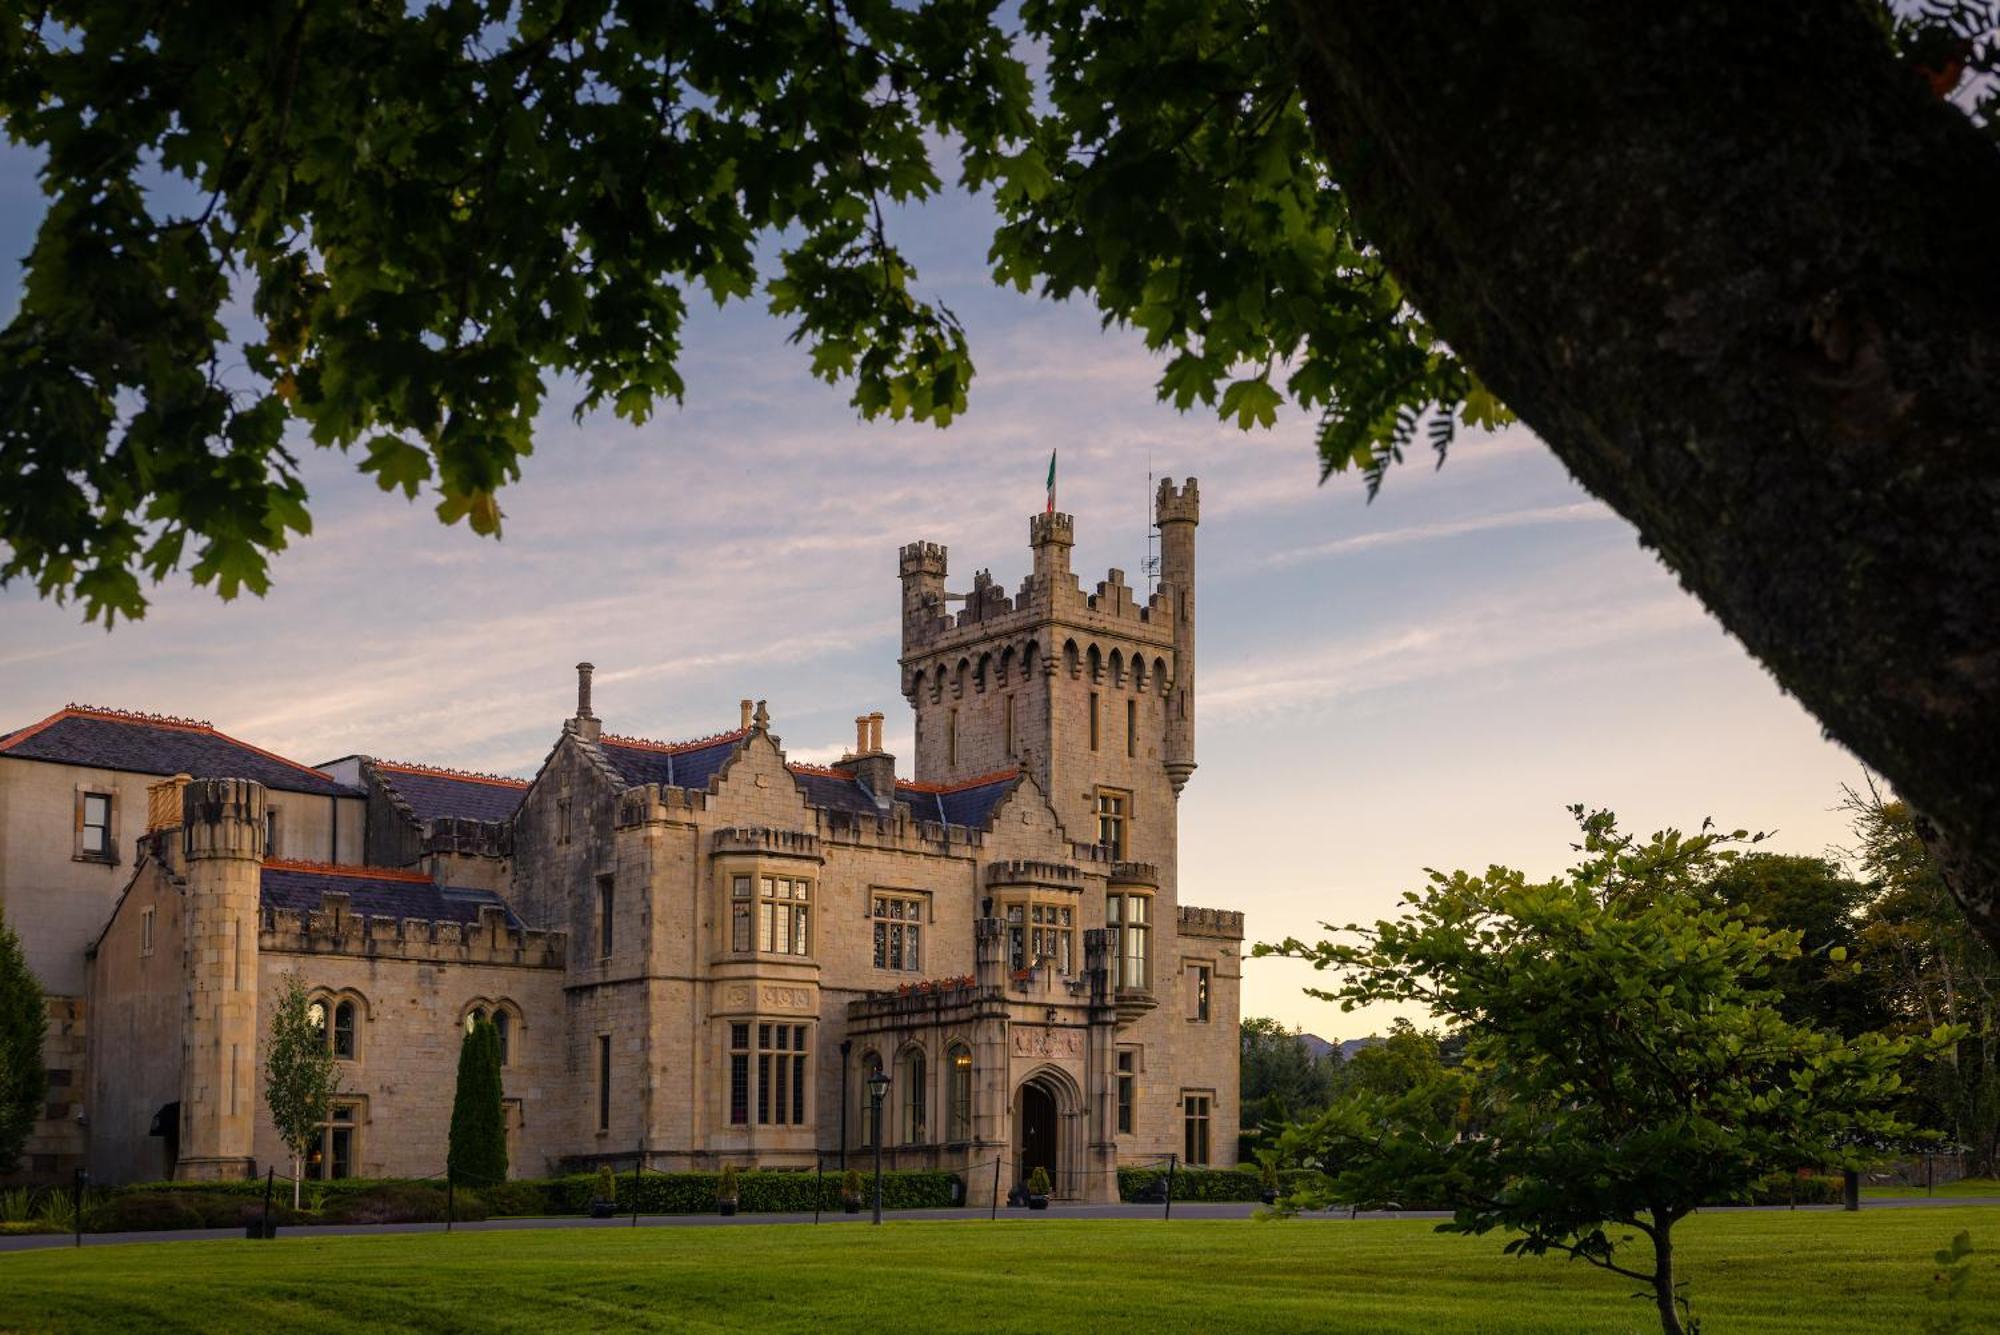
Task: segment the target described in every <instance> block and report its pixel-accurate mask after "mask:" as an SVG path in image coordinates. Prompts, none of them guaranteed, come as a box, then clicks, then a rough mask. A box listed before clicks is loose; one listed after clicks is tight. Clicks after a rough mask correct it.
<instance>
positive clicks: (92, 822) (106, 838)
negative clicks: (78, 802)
mask: <svg viewBox="0 0 2000 1335" xmlns="http://www.w3.org/2000/svg"><path fill="white" fill-rule="evenodd" d="M83 854H84V856H85V857H93V858H108V857H110V856H111V795H110V794H109V793H85V794H84V795H83Z"/></svg>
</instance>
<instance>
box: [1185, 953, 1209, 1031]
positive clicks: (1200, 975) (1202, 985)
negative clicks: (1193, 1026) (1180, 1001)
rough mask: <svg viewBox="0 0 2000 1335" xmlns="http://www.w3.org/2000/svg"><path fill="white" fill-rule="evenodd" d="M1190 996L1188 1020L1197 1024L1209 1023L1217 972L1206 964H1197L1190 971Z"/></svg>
mask: <svg viewBox="0 0 2000 1335" xmlns="http://www.w3.org/2000/svg"><path fill="white" fill-rule="evenodd" d="M1188 972H1189V973H1190V974H1191V975H1192V976H1191V977H1190V978H1189V980H1188V981H1189V983H1190V984H1191V986H1190V989H1189V990H1190V995H1189V997H1188V1018H1189V1019H1190V1020H1193V1021H1194V1022H1195V1023H1197V1024H1207V1023H1208V1010H1209V997H1210V994H1211V992H1212V991H1213V988H1214V981H1215V971H1214V970H1213V969H1211V968H1209V966H1208V965H1206V964H1197V965H1195V966H1194V968H1192V969H1190V970H1189V971H1188Z"/></svg>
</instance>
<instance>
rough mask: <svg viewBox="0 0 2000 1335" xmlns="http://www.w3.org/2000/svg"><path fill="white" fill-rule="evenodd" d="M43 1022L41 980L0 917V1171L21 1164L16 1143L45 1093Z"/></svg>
mask: <svg viewBox="0 0 2000 1335" xmlns="http://www.w3.org/2000/svg"><path fill="white" fill-rule="evenodd" d="M48 1027H49V1012H48V1008H47V1006H46V1004H45V1003H44V1001H43V998H42V985H41V984H40V983H38V982H36V981H35V975H34V974H32V973H29V972H28V961H27V959H26V958H25V957H24V956H23V955H22V954H21V938H20V937H18V936H16V935H14V932H13V930H12V929H11V928H9V927H8V926H7V921H6V919H5V918H4V917H0V1175H5V1174H7V1173H11V1172H13V1171H14V1170H15V1169H16V1168H17V1167H19V1166H20V1161H21V1147H22V1146H24V1145H26V1144H27V1143H28V1133H29V1132H30V1131H32V1130H34V1128H35V1119H36V1118H37V1117H40V1116H41V1113H42V1101H43V1100H44V1099H45V1098H46V1097H47V1096H48V1090H49V1076H48V1072H47V1071H46V1070H44V1069H43V1068H42V1038H43V1036H44V1035H45V1034H46V1033H47V1032H48Z"/></svg>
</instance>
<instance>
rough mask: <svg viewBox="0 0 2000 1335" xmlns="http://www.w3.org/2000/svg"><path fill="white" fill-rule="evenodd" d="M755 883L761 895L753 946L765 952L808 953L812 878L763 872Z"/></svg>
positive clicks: (784, 953)
mask: <svg viewBox="0 0 2000 1335" xmlns="http://www.w3.org/2000/svg"><path fill="white" fill-rule="evenodd" d="M759 884H760V886H761V888H762V890H763V896H762V902H761V903H760V905H759V911H758V919H757V949H758V950H760V951H762V952H764V953H765V954H767V955H810V954H812V944H811V943H812V937H811V931H810V928H811V902H812V882H811V881H807V880H801V879H799V878H797V877H792V876H766V877H763V878H761V881H760V882H759Z"/></svg>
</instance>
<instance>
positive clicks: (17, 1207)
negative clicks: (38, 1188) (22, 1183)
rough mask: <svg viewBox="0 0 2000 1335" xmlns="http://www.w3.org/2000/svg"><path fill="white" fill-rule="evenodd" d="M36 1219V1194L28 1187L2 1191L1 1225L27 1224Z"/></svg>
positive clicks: (0, 1195)
mask: <svg viewBox="0 0 2000 1335" xmlns="http://www.w3.org/2000/svg"><path fill="white" fill-rule="evenodd" d="M34 1217H35V1193H34V1192H33V1191H32V1190H30V1189H29V1188H27V1187H15V1188H14V1189H13V1190H12V1191H0V1224H25V1223H27V1222H29V1221H30V1220H32V1219H33V1218H34Z"/></svg>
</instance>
